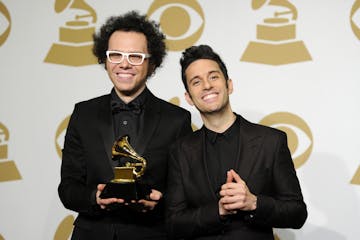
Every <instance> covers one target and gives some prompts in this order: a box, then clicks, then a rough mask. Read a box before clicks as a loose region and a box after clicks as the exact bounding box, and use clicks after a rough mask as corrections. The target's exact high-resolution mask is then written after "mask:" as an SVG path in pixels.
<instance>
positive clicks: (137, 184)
mask: <svg viewBox="0 0 360 240" xmlns="http://www.w3.org/2000/svg"><path fill="white" fill-rule="evenodd" d="M112 156H113V160H115V159H116V157H119V156H120V157H127V158H131V159H133V160H135V161H132V162H130V161H127V162H126V163H125V164H124V165H123V166H120V167H115V168H114V179H112V180H111V181H110V182H109V183H107V184H106V187H105V189H104V190H103V191H102V193H101V195H100V197H101V198H112V197H115V198H122V199H124V200H125V201H131V200H139V199H145V198H146V195H149V194H150V187H149V186H147V185H146V184H144V183H142V182H141V176H142V175H143V174H144V172H145V170H146V160H145V159H144V158H143V157H141V156H139V154H138V153H137V152H136V151H135V150H134V149H133V148H132V146H131V145H130V143H129V137H128V136H127V135H125V136H122V137H120V138H119V140H117V141H115V143H114V145H113V147H112Z"/></svg>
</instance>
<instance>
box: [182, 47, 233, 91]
mask: <svg viewBox="0 0 360 240" xmlns="http://www.w3.org/2000/svg"><path fill="white" fill-rule="evenodd" d="M199 59H209V60H213V61H215V62H217V64H218V65H219V67H220V70H221V71H222V73H223V74H224V77H225V80H229V76H228V72H227V69H226V66H225V63H224V62H223V61H222V60H221V58H220V56H219V55H218V54H217V53H216V52H214V51H213V49H212V48H211V47H210V46H208V45H199V46H192V47H189V48H187V49H185V51H184V52H183V53H182V56H181V59H180V65H181V79H182V81H183V84H184V87H185V89H186V91H188V90H189V89H188V85H187V82H186V76H185V71H186V69H187V68H188V66H189V65H190V64H191V63H193V62H195V61H196V60H199Z"/></svg>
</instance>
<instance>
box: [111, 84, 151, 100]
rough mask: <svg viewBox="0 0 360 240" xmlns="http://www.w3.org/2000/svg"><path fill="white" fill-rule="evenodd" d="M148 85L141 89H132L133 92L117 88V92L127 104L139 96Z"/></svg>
mask: <svg viewBox="0 0 360 240" xmlns="http://www.w3.org/2000/svg"><path fill="white" fill-rule="evenodd" d="M145 87H146V85H143V86H141V87H140V88H139V89H136V90H132V91H131V92H130V91H129V92H126V91H119V90H118V89H116V88H115V92H116V94H117V95H118V96H119V98H120V99H121V100H122V101H123V102H124V103H126V104H128V103H129V102H131V101H132V100H134V99H135V98H136V97H137V96H139V95H140V94H141V93H142V92H143V91H144V89H145Z"/></svg>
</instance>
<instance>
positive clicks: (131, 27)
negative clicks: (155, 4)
mask: <svg viewBox="0 0 360 240" xmlns="http://www.w3.org/2000/svg"><path fill="white" fill-rule="evenodd" d="M119 30H120V31H125V32H138V33H143V34H144V35H145V37H146V40H147V47H148V50H149V53H150V54H151V57H150V59H149V64H150V66H151V67H150V68H149V71H150V72H149V73H148V75H151V74H153V73H154V72H155V70H156V68H158V67H160V66H161V64H162V62H163V59H164V57H165V55H166V45H165V35H164V34H163V33H162V32H161V31H160V25H159V24H158V23H156V22H155V21H151V20H148V19H147V18H146V15H141V14H139V13H138V12H137V11H130V12H128V13H126V14H124V15H120V16H112V17H110V18H108V20H107V21H106V22H105V24H103V25H102V26H101V28H100V30H99V32H98V33H95V34H94V35H93V39H94V47H93V54H94V55H95V57H97V59H98V62H99V63H100V64H102V63H105V62H106V51H107V50H108V47H109V45H108V44H109V39H110V36H111V35H112V34H113V33H114V32H115V31H119Z"/></svg>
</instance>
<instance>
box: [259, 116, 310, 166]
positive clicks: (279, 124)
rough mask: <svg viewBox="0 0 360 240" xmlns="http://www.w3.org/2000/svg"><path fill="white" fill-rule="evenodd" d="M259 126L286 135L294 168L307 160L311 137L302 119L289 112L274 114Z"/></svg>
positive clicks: (264, 119) (265, 118)
mask: <svg viewBox="0 0 360 240" xmlns="http://www.w3.org/2000/svg"><path fill="white" fill-rule="evenodd" d="M260 124H263V125H266V126H270V127H274V128H277V129H279V130H282V131H284V132H285V133H286V135H287V137H288V147H289V149H290V152H291V156H292V157H293V161H294V165H295V168H299V167H300V166H301V165H303V164H304V163H305V162H306V161H307V160H308V159H309V156H310V154H311V152H312V149H313V136H312V133H311V130H310V128H309V126H308V125H307V124H306V122H305V121H304V120H303V119H302V118H300V117H299V116H297V115H295V114H292V113H289V112H276V113H272V114H270V115H268V116H266V117H264V118H263V119H262V120H261V121H260Z"/></svg>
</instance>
